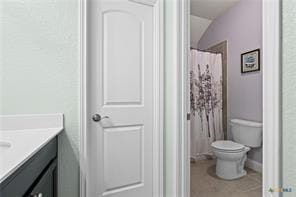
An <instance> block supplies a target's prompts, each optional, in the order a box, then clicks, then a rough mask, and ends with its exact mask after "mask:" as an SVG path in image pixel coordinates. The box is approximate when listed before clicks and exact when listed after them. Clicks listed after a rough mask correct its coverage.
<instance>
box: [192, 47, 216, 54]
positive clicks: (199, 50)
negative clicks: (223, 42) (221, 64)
mask: <svg viewBox="0 0 296 197" xmlns="http://www.w3.org/2000/svg"><path fill="white" fill-rule="evenodd" d="M190 50H197V51H201V52H207V53H214V54H222V53H219V52H212V51H207V50H201V49H197V48H194V47H190Z"/></svg>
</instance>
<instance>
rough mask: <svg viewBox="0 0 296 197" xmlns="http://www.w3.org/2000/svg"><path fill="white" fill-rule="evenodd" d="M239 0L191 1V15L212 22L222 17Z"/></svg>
mask: <svg viewBox="0 0 296 197" xmlns="http://www.w3.org/2000/svg"><path fill="white" fill-rule="evenodd" d="M238 1H239V0H191V2H190V9H191V15H194V16H199V17H202V18H207V19H210V20H213V19H215V18H216V17H218V16H220V15H222V14H223V13H224V12H225V11H226V10H228V9H229V8H230V7H232V6H233V5H234V4H235V3H237V2H238Z"/></svg>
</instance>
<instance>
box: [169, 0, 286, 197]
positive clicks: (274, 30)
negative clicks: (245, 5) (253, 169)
mask: <svg viewBox="0 0 296 197" xmlns="http://www.w3.org/2000/svg"><path fill="white" fill-rule="evenodd" d="M189 4H190V0H179V2H178V5H179V10H178V12H177V16H176V17H177V18H179V19H180V20H178V21H177V22H178V27H179V32H178V36H177V41H175V42H177V43H178V45H177V47H179V49H181V50H182V51H183V52H180V53H179V55H178V56H179V57H178V60H179V62H178V63H179V65H181V72H179V76H177V78H179V79H181V80H180V81H181V85H180V86H178V87H177V88H178V93H179V95H180V98H179V100H180V101H181V102H179V103H178V106H176V108H177V109H179V110H177V113H181V114H177V115H178V116H179V117H182V118H180V119H179V121H180V123H179V125H180V134H179V135H177V138H178V139H177V140H176V141H177V142H179V144H178V148H177V150H176V151H177V152H176V153H174V154H175V155H176V156H177V158H178V159H177V160H176V166H177V168H176V170H177V171H176V172H175V173H176V174H177V176H176V180H173V181H172V182H173V183H177V190H176V193H175V194H174V196H178V197H189V195H190V184H189V183H190V169H189V168H190V159H189V154H190V152H189V150H190V149H189V147H188V144H189V143H190V141H189V137H190V136H189V135H190V134H189V132H190V131H189V130H188V129H189V127H188V126H187V121H186V119H185V117H186V114H187V112H190V109H188V107H187V104H186V103H184V102H185V101H186V100H184V99H186V98H188V97H187V94H188V92H186V90H188V88H187V86H188V84H187V81H188V73H187V68H186V66H187V65H188V63H187V62H189V61H190V59H189V58H188V57H189V54H188V53H189V51H190V50H189V49H190V46H189V42H188V39H189V27H190V24H189V22H190V21H189V16H190V8H189ZM280 9H281V1H280V0H263V21H262V22H263V23H262V24H263V35H262V36H263V50H262V51H263V55H262V56H263V122H264V124H263V131H264V132H263V138H264V139H263V166H264V167H263V187H262V190H263V196H264V197H267V196H273V197H277V196H280V194H279V193H269V192H268V189H269V188H270V187H271V188H275V187H276V188H278V187H280V186H281V110H280V107H281V77H280V76H281V58H280V57H281V10H280ZM187 102H188V99H187ZM180 191H181V192H180ZM179 192H180V193H181V194H180V193H179Z"/></svg>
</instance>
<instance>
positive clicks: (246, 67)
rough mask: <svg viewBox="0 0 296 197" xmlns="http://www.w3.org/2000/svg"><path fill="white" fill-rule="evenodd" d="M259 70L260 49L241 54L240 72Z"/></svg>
mask: <svg viewBox="0 0 296 197" xmlns="http://www.w3.org/2000/svg"><path fill="white" fill-rule="evenodd" d="M256 71H260V49H255V50H252V51H248V52H245V53H243V54H241V73H248V72H256Z"/></svg>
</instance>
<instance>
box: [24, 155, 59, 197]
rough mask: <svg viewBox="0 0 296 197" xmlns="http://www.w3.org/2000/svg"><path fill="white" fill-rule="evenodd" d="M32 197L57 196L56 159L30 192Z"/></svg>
mask: <svg viewBox="0 0 296 197" xmlns="http://www.w3.org/2000/svg"><path fill="white" fill-rule="evenodd" d="M29 196H30V197H56V161H54V162H53V163H52V164H51V165H50V167H49V168H48V169H47V170H46V172H45V173H44V174H43V176H42V177H41V178H40V179H39V180H38V182H37V183H36V185H35V186H34V187H33V189H32V191H31V192H30V195H29Z"/></svg>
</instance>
